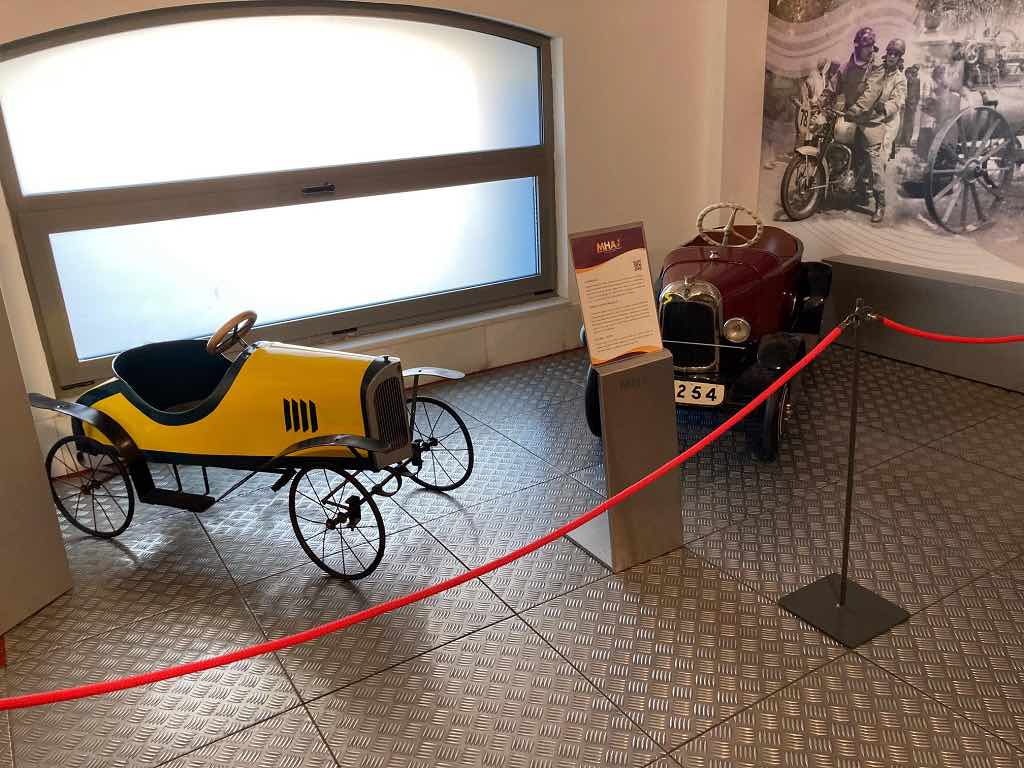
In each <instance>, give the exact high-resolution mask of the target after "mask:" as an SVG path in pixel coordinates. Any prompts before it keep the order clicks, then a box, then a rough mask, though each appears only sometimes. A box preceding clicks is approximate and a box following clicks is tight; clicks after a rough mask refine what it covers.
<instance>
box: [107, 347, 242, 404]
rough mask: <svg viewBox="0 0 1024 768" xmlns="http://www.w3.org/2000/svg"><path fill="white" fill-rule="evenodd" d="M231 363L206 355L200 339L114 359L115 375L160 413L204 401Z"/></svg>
mask: <svg viewBox="0 0 1024 768" xmlns="http://www.w3.org/2000/svg"><path fill="white" fill-rule="evenodd" d="M230 367H231V363H230V362H229V361H228V360H226V359H224V357H222V356H221V355H211V354H209V353H208V352H207V351H206V342H205V341H203V340H201V339H185V340H183V341H164V342H160V343H158V344H146V345H145V346H142V347H135V348H134V349H129V350H126V351H124V352H122V353H121V354H119V355H118V356H117V357H116V358H114V374H115V375H116V376H117V377H118V378H119V379H121V381H122V382H124V383H125V384H126V385H127V386H129V387H131V389H132V390H133V391H134V392H135V394H136V395H138V396H139V398H141V399H142V400H143V401H144V402H146V403H148V404H149V405H150V406H151V407H152V408H155V409H156V410H158V411H181V410H185V409H186V408H187V407H189V406H193V405H197V404H198V403H199V402H201V401H203V400H205V399H206V398H207V397H209V396H210V395H211V394H213V392H214V390H215V389H216V388H217V385H218V384H220V382H221V379H223V378H224V374H226V373H227V372H228V369H229V368H230Z"/></svg>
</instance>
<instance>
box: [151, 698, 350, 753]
mask: <svg viewBox="0 0 1024 768" xmlns="http://www.w3.org/2000/svg"><path fill="white" fill-rule="evenodd" d="M164 765H165V766H166V768H234V767H235V766H238V767H239V768H241V767H242V766H244V767H245V768H276V767H279V768H335V767H336V766H337V763H336V762H335V761H334V756H333V755H332V754H331V752H330V749H329V748H328V747H327V744H326V743H325V742H324V740H323V737H322V736H321V735H320V731H319V730H318V729H317V728H316V726H315V725H314V723H313V721H312V719H311V718H310V717H309V714H308V713H307V712H306V709H305V708H304V707H298V708H296V709H293V710H290V711H288V712H285V713H284V714H282V715H278V716H277V717H272V718H270V719H269V720H264V721H263V722H262V723H260V724H259V725H254V726H253V727H252V728H249V729H247V730H244V731H237V732H236V733H233V734H231V735H230V736H227V737H226V738H223V739H221V740H220V741H217V742H214V743H213V744H210V745H209V746H206V747H202V748H200V749H197V750H196V751H195V752H190V753H189V754H187V755H184V756H182V757H179V758H178V759H177V760H172V761H171V762H169V763H164Z"/></svg>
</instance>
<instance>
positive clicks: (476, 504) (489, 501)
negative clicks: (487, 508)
mask: <svg viewBox="0 0 1024 768" xmlns="http://www.w3.org/2000/svg"><path fill="white" fill-rule="evenodd" d="M560 477H562V475H555V476H554V477H549V478H546V479H544V480H538V481H537V482H536V483H530V484H529V485H524V486H523V487H522V488H517V489H516V490H514V491H509V492H508V493H502V494H498V495H497V496H492V497H491V498H488V499H482V500H480V501H474V502H473V503H472V504H467V505H465V506H463V507H455V508H454V509H452V510H451V511H450V512H445V513H444V514H442V515H437V516H435V517H432V518H428V519H427V520H419V519H418V518H417V517H416V516H415V515H414V514H413V513H412V512H410V511H409V508H408V507H406V506H405V505H404V504H402V503H401V502H400V501H398V500H397V497H395V498H392V499H391V500H392V501H393V502H394V503H395V504H396V505H397V506H399V507H401V509H402V511H403V512H405V514H407V515H408V516H409V517H410V518H412V520H413V521H414V522H415V523H416V525H419V526H422V525H424V523H426V522H429V521H430V520H438V519H440V518H443V517H448V516H449V515H453V514H455V513H456V512H468V511H469V510H471V509H473V508H474V507H479V506H481V505H483V504H492V503H493V502H495V501H497V500H498V499H504V498H507V497H510V496H514V495H515V494H517V493H522V492H523V491H528V490H530V489H531V488H536V487H537V486H539V485H544V484H545V483H550V482H552V481H554V480H557V479H559V478H560ZM584 487H586V486H584ZM412 527H413V526H409V528H412ZM409 528H403V529H402V531H406V530H409ZM394 533H400V531H395V532H394Z"/></svg>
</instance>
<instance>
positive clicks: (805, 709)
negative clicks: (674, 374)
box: [0, 348, 1024, 768]
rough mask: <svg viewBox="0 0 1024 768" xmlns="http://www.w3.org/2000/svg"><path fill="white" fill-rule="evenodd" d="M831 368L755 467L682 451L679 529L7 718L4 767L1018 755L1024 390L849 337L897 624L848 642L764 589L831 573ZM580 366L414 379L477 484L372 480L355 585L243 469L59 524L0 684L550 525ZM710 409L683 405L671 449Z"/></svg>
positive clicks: (201, 652) (595, 452) (501, 543)
mask: <svg viewBox="0 0 1024 768" xmlns="http://www.w3.org/2000/svg"><path fill="white" fill-rule="evenodd" d="M850 362H851V353H850V350H848V349H845V348H834V349H832V350H830V351H829V352H828V353H826V355H825V356H824V357H823V359H822V360H821V361H819V363H817V364H815V365H814V366H812V368H811V369H810V370H809V372H808V374H807V375H806V376H805V377H804V379H803V382H802V384H803V386H802V390H801V392H800V393H799V397H798V399H797V401H796V409H795V413H794V417H793V419H792V421H791V423H790V427H789V434H788V436H787V440H786V443H785V445H784V447H783V450H782V455H781V456H780V459H779V461H778V462H777V463H774V464H762V463H759V462H757V461H755V460H754V459H753V458H751V456H750V452H749V449H748V445H747V442H746V437H745V435H744V434H743V433H742V432H739V431H737V432H734V433H732V434H729V435H727V436H726V437H724V438H723V439H722V440H721V441H719V442H718V443H716V444H715V445H714V446H713V447H712V448H711V449H710V450H708V451H707V452H706V453H704V454H702V455H701V456H700V457H699V458H697V459H695V460H694V461H692V462H690V463H689V464H688V465H686V466H685V467H684V469H683V471H682V473H681V477H682V483H683V499H684V500H683V508H682V510H681V519H682V525H683V528H684V532H685V540H686V541H687V542H688V544H687V547H688V549H684V550H681V551H677V552H674V553H670V554H669V555H666V556H663V557H661V558H658V559H656V560H654V561H651V562H649V563H646V564H644V565H642V566H640V567H638V568H635V569H631V570H629V571H626V572H624V573H620V574H614V575H612V574H609V573H608V571H607V569H605V568H604V567H603V566H602V565H600V564H599V563H597V562H596V561H595V560H593V559H592V558H591V557H590V556H589V555H587V554H586V553H584V552H583V551H582V550H580V549H579V548H578V547H576V546H575V545H574V544H572V543H571V542H568V541H566V540H562V541H558V542H556V543H555V544H553V545H551V546H549V547H547V548H546V549H544V550H541V551H540V552H537V553H534V554H533V555H531V556H529V557H527V558H524V559H523V560H521V561H519V562H516V563H512V564H509V565H507V566H505V567H504V568H502V569H500V570H498V571H497V572H495V573H493V574H490V575H488V576H486V577H484V579H483V580H481V581H473V582H469V583H467V584H466V585H464V586H462V587H461V588H459V589H457V590H454V591H452V592H450V593H448V594H444V595H438V596H436V597H434V598H432V599H431V600H429V601H427V602H425V603H422V604H420V605H415V606H408V607H407V608H405V609H402V610H401V611H398V612H396V613H394V614H391V615H389V616H385V617H379V618H378V619H376V620H375V621H373V622H369V623H367V624H365V625H361V626H358V627H354V628H352V629H351V630H349V631H347V632H343V633H338V634H336V635H333V636H330V637H327V638H323V639H322V640H320V641H318V642H316V643H312V644H309V645H306V646H302V647H299V648H295V649H291V650H289V651H286V652H284V653H281V654H279V655H277V656H274V657H268V658H263V659H259V660H254V661H252V662H247V663H243V664H237V665H232V666H230V667H227V668H223V669H220V670H213V671H210V672H207V673H203V674H202V675H199V676H196V677H194V678H186V679H183V680H179V681H169V682H166V683H162V684H160V685H158V686H155V687H152V688H149V689H144V690H143V689H140V690H136V691H129V692H124V693H121V694H117V695H115V696H111V697H105V698H102V699H92V700H88V701H83V702H76V703H71V704H62V705H58V706H56V707H49V708H42V709H35V710H25V711H20V712H16V713H11V716H10V723H11V727H10V729H9V731H10V735H9V736H8V729H7V723H8V718H7V716H6V715H5V713H0V767H2V768H7V766H9V765H12V764H13V765H14V766H16V768H24V766H31V767H32V768H35V767H37V766H39V767H42V766H54V768H57V767H58V766H59V767H60V768H64V767H65V766H71V767H74V768H78V767H79V766H81V767H83V768H84V767H85V766H89V768H93V767H97V768H98V767H99V766H108V765H117V766H122V765H124V766H155V765H169V766H174V768H207V767H208V766H209V767H210V768H213V767H214V766H216V768H228V767H229V766H232V767H233V766H260V767H263V768H327V767H328V766H336V765H344V766H360V768H371V767H372V768H379V767H383V766H391V765H395V766H400V767H404V766H409V768H412V767H413V766H415V768H433V767H434V766H498V765H504V766H510V767H511V766H517V767H518V766H523V767H524V768H526V767H527V766H529V767H530V768H554V767H555V766H577V765H579V766H594V768H597V767H598V766H645V765H646V766H652V768H673V766H678V765H685V766H715V768H725V767H726V766H733V765H741V766H742V765H750V766H754V765H756V766H759V767H760V766H793V767H794V768H817V766H825V765H841V766H843V767H844V768H846V767H847V766H849V767H850V768H853V767H855V766H865V767H866V766H872V768H874V767H876V766H892V765H907V766H929V767H930V766H935V767H936V768H939V766H941V767H942V768H947V766H964V768H968V766H969V767H970V768H982V767H985V766H992V767H993V768H996V767H998V768H1003V767H1004V766H1017V767H1018V768H1024V738H1022V737H1021V735H1020V734H1021V733H1022V731H1024V621H1022V619H1021V616H1022V613H1021V611H1022V608H1021V606H1022V605H1024V554H1022V553H1024V470H1022V469H1021V465H1022V464H1024V453H1022V448H1021V445H1022V443H1021V441H1020V438H1019V435H1020V433H1021V430H1022V427H1024V396H1021V395H1019V394H1013V393H1007V392H1004V391H1002V390H998V389H995V388H993V387H988V386H985V385H982V384H977V383H974V382H967V381H964V380H962V379H957V378H955V377H951V376H947V375H945V374H940V373H935V372H933V371H927V370H925V369H921V368H917V367H914V366H910V365H905V364H902V363H897V362H894V361H891V360H886V359H884V358H880V357H874V356H871V355H866V356H865V357H864V361H863V368H862V372H863V374H864V381H865V385H864V393H863V394H864V399H863V404H862V405H863V407H862V413H863V414H864V418H863V420H862V421H861V424H860V429H859V431H858V453H857V470H858V474H857V480H856V495H855V502H856V507H857V512H856V518H855V523H854V527H853V552H852V576H853V577H854V578H855V579H856V580H858V581H859V582H860V583H862V584H864V585H866V586H868V587H870V588H872V589H874V590H876V591H878V592H879V593H881V594H883V595H885V596H886V597H888V598H890V599H892V600H894V601H896V602H898V603H900V604H901V605H903V606H904V607H905V608H907V609H908V610H910V611H912V612H913V615H912V617H911V619H910V621H909V622H907V623H906V624H905V625H903V626H900V627H897V628H896V629H894V630H892V631H891V632H890V633H888V634H886V635H883V636H882V637H880V638H878V639H876V640H875V641H874V642H872V643H871V644H869V645H867V646H865V647H862V648H860V649H858V650H857V651H855V652H853V653H848V654H846V655H842V654H843V653H844V651H843V649H842V648H840V647H839V646H837V645H836V644H834V643H833V642H832V641H830V640H827V639H826V638H824V637H823V636H822V635H820V634H819V633H818V632H817V631H815V630H813V629H812V628H811V627H809V626H807V625H805V624H803V623H802V622H800V621H798V620H797V619H795V618H793V617H792V616H790V615H789V614H788V613H786V612H785V611H782V610H780V609H779V608H777V607H776V606H775V604H774V601H775V600H776V599H777V598H778V597H780V596H781V595H783V594H786V593H788V592H790V591H792V590H794V589H796V588H798V587H800V586H803V585H804V584H806V583H808V582H810V581H813V580H814V579H816V578H818V577H820V576H823V575H826V574H827V573H831V572H832V571H834V570H835V569H836V568H837V560H838V555H839V552H838V550H839V542H840V534H841V525H842V505H843V498H844V497H843V493H844V488H843V485H844V482H845V460H846V456H845V450H846V441H847V424H846V414H847V410H848V393H847V391H846V386H847V385H848V382H849V372H850V371H849V364H850ZM586 369H587V358H586V355H585V353H583V352H582V351H581V350H576V351H573V352H569V353H565V354H563V355H556V356H552V357H548V358H544V359H542V360H537V361H532V362H529V363H524V364H520V365H514V366H508V367H506V368H502V369H498V370H495V371H490V372H487V373H483V374H476V375H473V376H470V377H467V379H465V380H464V381H460V382H452V383H443V384H437V385H431V386H430V387H429V390H428V391H427V392H426V394H430V395H432V396H437V397H442V398H448V399H450V400H451V402H452V403H453V404H454V405H455V406H456V407H457V408H458V409H459V410H460V411H461V412H462V414H463V415H464V417H465V419H466V421H467V423H468V424H469V428H470V431H471V433H472V436H473V440H474V444H475V447H476V460H477V466H476V470H475V471H474V475H473V478H472V479H471V480H470V482H469V483H467V484H466V486H464V487H462V488H459V489H457V490H456V491H454V492H452V493H450V494H437V493H431V492H429V491H423V490H420V489H418V488H416V487H411V486H408V485H407V486H406V487H405V488H404V489H403V490H402V492H401V493H400V494H399V495H398V496H396V497H395V498H394V499H393V500H391V501H388V500H382V501H381V510H382V514H383V515H384V517H385V521H386V525H387V530H388V539H387V548H386V551H385V557H384V562H383V564H382V565H381V567H380V569H379V570H378V571H377V572H376V573H375V574H373V575H372V576H371V577H369V578H367V579H366V580H364V581H361V582H358V583H356V584H348V585H346V584H341V583H338V582H336V581H332V580H331V579H328V578H326V577H325V576H324V574H322V572H320V571H319V570H318V569H317V568H316V567H315V566H313V565H311V564H310V563H309V562H308V560H306V558H305V556H304V555H303V554H302V551H301V550H300V549H299V547H298V545H297V542H296V541H295V539H294V536H293V534H292V532H291V526H290V524H289V522H288V517H287V490H283V491H281V492H279V493H278V494H276V495H274V494H273V493H271V492H270V491H269V489H268V485H269V483H268V482H266V481H265V479H263V480H260V481H259V482H255V481H254V482H253V483H251V484H250V485H247V486H245V487H243V488H242V489H241V493H238V494H237V495H234V496H232V497H231V498H229V499H228V500H226V501H225V502H223V503H221V504H220V505H217V506H215V507H213V508H212V509H210V510H209V511H208V512H206V513H203V514H202V515H194V514H192V513H189V512H181V511H176V510H168V509H165V508H160V507H149V506H147V505H139V506H138V508H137V511H136V518H135V522H134V523H133V525H132V526H131V528H129V530H128V531H127V532H126V533H125V534H124V535H123V536H122V537H121V538H120V539H118V540H116V541H114V542H106V541H98V540H94V539H90V538H88V537H86V536H84V535H82V534H80V532H78V531H77V530H75V529H68V528H65V530H64V533H65V540H66V542H67V544H68V553H69V558H70V560H71V564H72V569H73V571H74V576H75V588H74V590H73V591H72V592H71V593H69V594H68V595H65V596H63V597H61V598H59V599H58V600H57V601H55V602H54V603H52V604H51V605H50V606H47V607H46V608H44V609H43V610H42V611H40V612H39V613H38V614H36V615H35V616H33V617H31V618H30V619H28V620H27V621H26V622H24V623H23V624H21V625H20V626H18V627H16V628H15V629H14V630H12V631H11V632H9V633H8V634H7V636H6V640H7V647H8V651H9V658H8V662H9V668H8V669H7V670H0V691H2V690H3V688H4V686H5V685H6V686H7V688H8V689H9V692H10V693H21V692H27V691H32V690H42V689H46V688H52V687H58V686H66V685H69V684H75V683H77V682H84V681H94V680H100V679H104V678H109V677H113V676H120V675H122V674H126V673H133V672H138V671H142V670H148V669H152V668H155V667H159V666H164V665H167V664H171V663H175V662H180V661H185V660H190V659H195V658H200V657H203V656H207V655H211V654H214V653H217V652H219V651H222V650H226V649H229V648H237V647H241V646H243V645H248V644H251V643H254V642H258V641H260V640H262V639H264V638H268V637H278V636H280V635H283V634H286V633H288V632H293V631H298V630H301V629H305V628H307V627H309V626H312V625H314V624H319V623H321V622H324V621H328V620H330V619H334V618H337V617H339V616H342V615H345V614H348V613H351V612H353V611H355V610H359V609H360V608H364V607H366V606H368V605H373V604H376V603H379V602H381V601H383V600H386V599H388V598H390V597H393V596H397V595H402V594H406V593H408V592H410V591H413V590H415V589H417V588H419V587H422V586H425V585H427V584H432V583H435V582H436V581H439V580H441V579H443V578H446V577H447V576H450V575H453V574H456V573H460V572H464V571H465V570H466V569H467V568H469V567H472V566H475V565H477V564H480V563H482V562H485V561H486V560H488V559H490V558H492V557H494V556H496V555H498V554H503V553H504V552H506V551H508V550H510V549H512V548H514V547H516V546H519V545H520V544H522V543H525V542H527V541H529V540H532V539H533V538H535V537H536V536H538V535H540V534H542V533H544V532H546V531H548V530H550V529H551V528H553V527H555V526H557V525H559V524H561V523H563V522H565V521H566V520H568V519H570V518H571V517H573V516H575V515H577V514H579V513H581V512H583V511H585V510H586V509H588V508H589V507H590V506H591V505H593V504H595V503H597V502H598V501H599V500H600V499H602V498H603V497H604V494H605V484H604V468H603V457H602V450H601V445H600V441H598V440H596V439H595V438H593V437H592V436H591V435H590V434H589V432H588V431H587V429H586V426H585V424H584V420H583V416H582V401H581V398H582V385H583V382H584V376H585V374H586ZM717 423H720V417H719V416H716V415H714V414H708V413H703V414H698V415H697V416H696V417H693V416H692V415H685V414H684V415H683V417H681V418H680V419H678V420H677V428H678V433H679V440H680V446H681V447H685V446H686V445H689V444H691V443H692V442H694V441H696V440H697V439H699V438H700V437H703V435H705V434H707V432H708V431H710V430H711V429H712V428H713V427H714V426H715V425H716V424H717ZM154 473H155V474H156V475H157V476H158V482H159V483H160V484H161V485H163V486H168V487H173V484H174V479H173V474H172V472H171V469H170V467H168V466H156V467H154ZM181 476H182V482H183V485H184V486H185V488H186V490H192V491H199V490H202V477H201V474H200V473H199V471H198V470H196V469H194V468H182V469H181ZM238 476H239V475H238V473H234V472H222V471H212V472H211V473H210V482H211V486H212V487H213V489H214V491H215V492H217V491H219V490H223V489H226V488H227V487H229V486H230V485H231V483H233V482H234V480H235V479H237V477H238ZM271 479H272V478H271ZM303 699H305V700H306V701H308V702H309V704H308V705H304V704H302V703H300V702H301V701H302V700H303Z"/></svg>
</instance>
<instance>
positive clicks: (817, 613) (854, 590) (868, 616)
mask: <svg viewBox="0 0 1024 768" xmlns="http://www.w3.org/2000/svg"><path fill="white" fill-rule="evenodd" d="M874 318H875V315H874V314H873V313H872V312H871V310H870V308H869V307H868V306H867V305H865V304H864V300H863V299H857V304H856V306H855V307H854V310H853V312H851V313H850V315H849V316H848V317H847V318H846V319H845V320H844V321H843V325H844V326H845V327H847V328H852V329H853V377H852V379H853V380H852V381H851V386H850V442H849V453H848V455H847V457H846V504H845V508H844V514H843V555H842V566H841V572H840V573H833V574H830V575H829V576H825V577H824V578H822V579H818V581H815V582H813V583H811V584H808V585H807V586H805V587H801V588H800V589H798V590H797V591H796V592H793V593H791V594H788V595H786V596H785V597H783V598H782V599H781V600H779V605H780V606H781V607H783V608H785V609H786V610H787V611H789V612H790V613H792V614H793V615H795V616H797V617H798V618H800V619H803V620H804V621H806V622H807V623H808V624H810V625H812V626H813V627H815V628H817V629H819V630H821V631H822V632H824V633H825V634H826V635H828V636H829V637H831V638H832V639H833V640H837V641H838V642H840V643H842V644H843V645H845V646H846V647H847V648H856V647H858V646H860V645H863V644H864V643H866V642H868V641H869V640H871V639H872V638H875V637H877V636H878V635H880V634H882V633H883V632H887V631H888V630H890V629H892V628H893V627H894V626H896V625H897V624H902V623H903V622H904V621H906V620H907V619H908V618H910V614H909V613H907V612H906V611H905V610H903V609H902V608H900V607H899V606H898V605H896V604H894V603H892V602H890V601H888V600H886V599H885V598H884V597H882V596H881V595H876V594H875V593H874V592H872V591H871V590H869V589H865V588H864V587H862V586H861V585H860V584H858V583H857V582H855V581H852V580H850V578H849V575H848V574H849V567H850V533H851V528H852V524H853V478H854V457H855V454H856V450H857V408H858V404H859V401H860V354H861V352H860V342H861V339H860V327H861V325H863V324H864V322H865V321H866V320H869V319H874Z"/></svg>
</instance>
